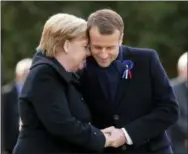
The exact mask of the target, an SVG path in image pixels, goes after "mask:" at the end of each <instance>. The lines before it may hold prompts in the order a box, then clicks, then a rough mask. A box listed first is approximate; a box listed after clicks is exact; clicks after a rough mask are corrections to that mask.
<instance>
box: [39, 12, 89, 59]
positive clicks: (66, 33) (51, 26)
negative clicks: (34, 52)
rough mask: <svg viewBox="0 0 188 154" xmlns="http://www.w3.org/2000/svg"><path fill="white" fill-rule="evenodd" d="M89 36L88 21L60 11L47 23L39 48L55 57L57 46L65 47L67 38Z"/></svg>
mask: <svg viewBox="0 0 188 154" xmlns="http://www.w3.org/2000/svg"><path fill="white" fill-rule="evenodd" d="M77 37H87V22H86V21H85V20H84V19H82V18H78V17H76V16H74V15H70V14H66V13H58V14H55V15H53V16H51V17H50V18H49V19H48V20H47V21H46V23H45V25H44V28H43V32H42V36H41V40H40V44H39V46H38V47H37V49H38V50H42V51H43V52H45V53H46V55H47V56H51V57H54V56H55V54H56V52H57V50H56V48H57V47H61V46H62V47H63V45H64V43H65V41H66V40H71V39H74V38H77Z"/></svg>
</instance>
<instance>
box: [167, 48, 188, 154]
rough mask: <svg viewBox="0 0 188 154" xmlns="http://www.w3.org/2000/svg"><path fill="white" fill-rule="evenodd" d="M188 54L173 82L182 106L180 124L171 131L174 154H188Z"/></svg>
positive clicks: (185, 54)
mask: <svg viewBox="0 0 188 154" xmlns="http://www.w3.org/2000/svg"><path fill="white" fill-rule="evenodd" d="M187 53H188V52H186V53H184V54H183V55H182V56H181V57H180V58H179V61H178V64H177V68H178V77H177V78H176V79H173V80H172V86H173V88H174V91H175V94H176V96H177V99H178V102H179V106H180V118H179V120H178V122H177V123H176V124H175V125H173V126H172V127H171V128H170V129H169V134H170V136H171V140H172V147H173V149H174V153H181V154H183V153H187V152H188V142H187V140H188V130H187V120H188V119H187V117H188V102H187V101H188V96H187V94H188V84H187V56H188V55H187Z"/></svg>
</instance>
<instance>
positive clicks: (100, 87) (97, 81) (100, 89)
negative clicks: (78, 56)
mask: <svg viewBox="0 0 188 154" xmlns="http://www.w3.org/2000/svg"><path fill="white" fill-rule="evenodd" d="M88 68H89V69H88V70H89V74H90V78H91V79H92V85H93V86H94V87H93V89H95V90H97V91H96V92H97V93H98V94H99V95H100V97H101V98H103V99H104V100H105V102H109V101H110V100H109V91H106V89H107V88H106V85H105V84H104V82H103V80H104V79H103V80H102V79H101V78H100V74H101V72H100V70H99V69H97V67H96V64H95V63H94V62H93V60H91V61H90V62H89V67H88Z"/></svg>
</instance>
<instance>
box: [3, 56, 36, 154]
mask: <svg viewBox="0 0 188 154" xmlns="http://www.w3.org/2000/svg"><path fill="white" fill-rule="evenodd" d="M31 62H32V61H31V59H29V58H26V59H23V60H21V61H19V62H18V63H17V65H16V70H15V74H16V76H15V80H14V81H13V82H12V83H10V84H8V85H5V86H4V87H3V89H2V97H3V101H2V136H3V137H2V142H3V143H2V145H3V147H2V149H3V151H4V152H7V153H12V150H13V148H14V146H15V144H16V141H17V138H18V134H19V115H18V104H17V103H18V96H19V94H20V92H21V89H22V85H23V83H24V81H25V78H26V77H27V75H28V72H29V68H30V66H31Z"/></svg>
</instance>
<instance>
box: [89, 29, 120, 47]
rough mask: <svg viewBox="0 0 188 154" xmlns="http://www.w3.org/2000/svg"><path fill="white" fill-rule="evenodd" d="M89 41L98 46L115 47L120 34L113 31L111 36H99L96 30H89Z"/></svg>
mask: <svg viewBox="0 0 188 154" xmlns="http://www.w3.org/2000/svg"><path fill="white" fill-rule="evenodd" d="M89 35H90V41H91V43H92V44H93V43H94V44H98V45H116V44H117V42H118V41H119V39H120V32H119V31H118V30H115V31H114V33H113V34H107V35H104V34H100V32H99V30H98V29H97V28H91V30H90V32H89Z"/></svg>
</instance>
